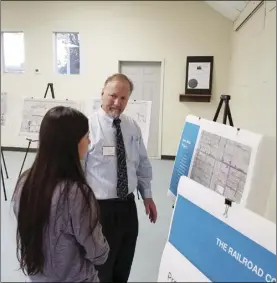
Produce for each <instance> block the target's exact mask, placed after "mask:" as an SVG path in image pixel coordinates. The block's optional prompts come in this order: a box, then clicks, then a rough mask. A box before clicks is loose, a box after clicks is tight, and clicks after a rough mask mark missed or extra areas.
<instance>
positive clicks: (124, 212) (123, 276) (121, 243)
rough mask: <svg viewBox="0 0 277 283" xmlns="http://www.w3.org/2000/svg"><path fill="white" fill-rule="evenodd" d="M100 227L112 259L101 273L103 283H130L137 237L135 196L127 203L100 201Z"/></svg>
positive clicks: (123, 201) (102, 266) (131, 196)
mask: <svg viewBox="0 0 277 283" xmlns="http://www.w3.org/2000/svg"><path fill="white" fill-rule="evenodd" d="M99 206H100V223H101V225H102V229H103V234H104V236H105V237H106V239H107V241H108V243H109V246H110V253H109V257H108V259H107V261H106V263H104V264H103V265H101V266H96V268H97V270H98V271H99V274H98V276H99V279H100V282H127V281H128V278H129V274H130V270H131V266H132V262H133V258H134V253H135V247H136V242H137V236H138V215H137V207H136V203H135V199H134V195H133V194H130V195H129V198H128V199H127V200H119V199H109V200H99Z"/></svg>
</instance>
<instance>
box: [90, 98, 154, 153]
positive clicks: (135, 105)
mask: <svg viewBox="0 0 277 283" xmlns="http://www.w3.org/2000/svg"><path fill="white" fill-rule="evenodd" d="M100 107H101V99H97V98H95V99H93V103H92V111H97V110H98V109H99V108H100ZM151 107H152V101H144V100H129V101H128V104H127V106H126V108H125V110H124V114H125V115H127V116H129V117H131V118H133V119H134V120H135V121H136V122H137V124H138V126H139V127H140V129H141V133H142V138H143V141H144V144H145V147H146V148H147V145H148V139H149V129H150V119H151Z"/></svg>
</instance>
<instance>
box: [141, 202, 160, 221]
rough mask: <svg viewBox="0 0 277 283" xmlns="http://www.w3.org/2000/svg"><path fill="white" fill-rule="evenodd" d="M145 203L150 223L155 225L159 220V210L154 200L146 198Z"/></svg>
mask: <svg viewBox="0 0 277 283" xmlns="http://www.w3.org/2000/svg"><path fill="white" fill-rule="evenodd" d="M143 202H144V206H145V212H146V214H147V215H149V219H150V222H151V223H155V222H156V220H157V209H156V205H155V203H154V201H153V199H152V198H146V199H144V201H143Z"/></svg>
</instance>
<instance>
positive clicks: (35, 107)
mask: <svg viewBox="0 0 277 283" xmlns="http://www.w3.org/2000/svg"><path fill="white" fill-rule="evenodd" d="M55 106H67V107H72V108H75V109H77V110H80V109H81V104H80V103H79V102H76V101H72V100H58V99H47V98H44V99H35V98H25V99H24V104H23V112H22V118H21V124H20V132H19V135H21V136H26V137H29V138H33V139H38V135H39V129H40V124H41V121H42V119H43V117H44V116H45V114H46V112H47V111H48V110H49V109H51V108H53V107H55Z"/></svg>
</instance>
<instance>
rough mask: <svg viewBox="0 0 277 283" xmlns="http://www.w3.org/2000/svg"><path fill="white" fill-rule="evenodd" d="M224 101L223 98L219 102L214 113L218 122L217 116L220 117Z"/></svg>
mask: <svg viewBox="0 0 277 283" xmlns="http://www.w3.org/2000/svg"><path fill="white" fill-rule="evenodd" d="M222 103H223V100H222V99H221V100H220V102H219V104H218V106H217V109H216V112H215V115H214V119H213V121H214V122H216V120H217V118H218V115H219V112H220V109H221V107H222Z"/></svg>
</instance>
